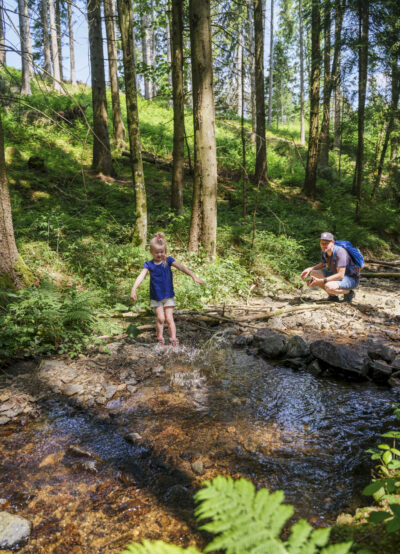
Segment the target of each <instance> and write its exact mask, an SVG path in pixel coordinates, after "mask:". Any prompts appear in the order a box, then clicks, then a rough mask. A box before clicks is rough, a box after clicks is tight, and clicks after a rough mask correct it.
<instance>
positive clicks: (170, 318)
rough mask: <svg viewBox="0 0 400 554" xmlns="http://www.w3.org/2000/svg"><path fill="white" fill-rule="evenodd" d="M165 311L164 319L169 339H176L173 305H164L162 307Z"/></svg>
mask: <svg viewBox="0 0 400 554" xmlns="http://www.w3.org/2000/svg"><path fill="white" fill-rule="evenodd" d="M164 313H165V321H166V322H167V325H168V332H169V338H170V339H171V340H175V339H176V325H175V321H174V307H173V306H166V307H165V308H164Z"/></svg>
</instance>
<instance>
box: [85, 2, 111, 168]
mask: <svg viewBox="0 0 400 554" xmlns="http://www.w3.org/2000/svg"><path fill="white" fill-rule="evenodd" d="M87 12H88V24H89V48H90V68H91V77H92V106H93V161H92V167H93V169H94V170H95V171H98V172H102V173H104V174H105V175H113V174H114V170H113V164H112V158H111V151H110V138H109V135H108V116H107V100H106V83H105V78H104V56H103V36H102V29H101V15H100V0H87Z"/></svg>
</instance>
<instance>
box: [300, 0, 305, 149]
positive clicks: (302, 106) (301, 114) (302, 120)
mask: <svg viewBox="0 0 400 554" xmlns="http://www.w3.org/2000/svg"><path fill="white" fill-rule="evenodd" d="M299 39H300V44H299V46H300V144H301V145H302V146H304V144H305V142H306V138H305V130H304V49H303V6H302V0H299Z"/></svg>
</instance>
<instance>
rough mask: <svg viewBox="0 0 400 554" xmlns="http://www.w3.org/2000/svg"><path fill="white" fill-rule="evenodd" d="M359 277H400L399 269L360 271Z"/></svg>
mask: <svg viewBox="0 0 400 554" xmlns="http://www.w3.org/2000/svg"><path fill="white" fill-rule="evenodd" d="M361 277H367V279H368V278H369V277H390V278H392V277H394V278H397V279H399V278H400V271H398V272H396V273H389V272H387V273H365V272H364V271H363V272H362V274H361Z"/></svg>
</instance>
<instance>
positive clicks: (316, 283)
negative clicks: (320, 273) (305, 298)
mask: <svg viewBox="0 0 400 554" xmlns="http://www.w3.org/2000/svg"><path fill="white" fill-rule="evenodd" d="M323 285H324V280H323V279H318V278H317V277H313V278H312V280H311V281H310V283H309V286H310V287H318V286H323Z"/></svg>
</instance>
